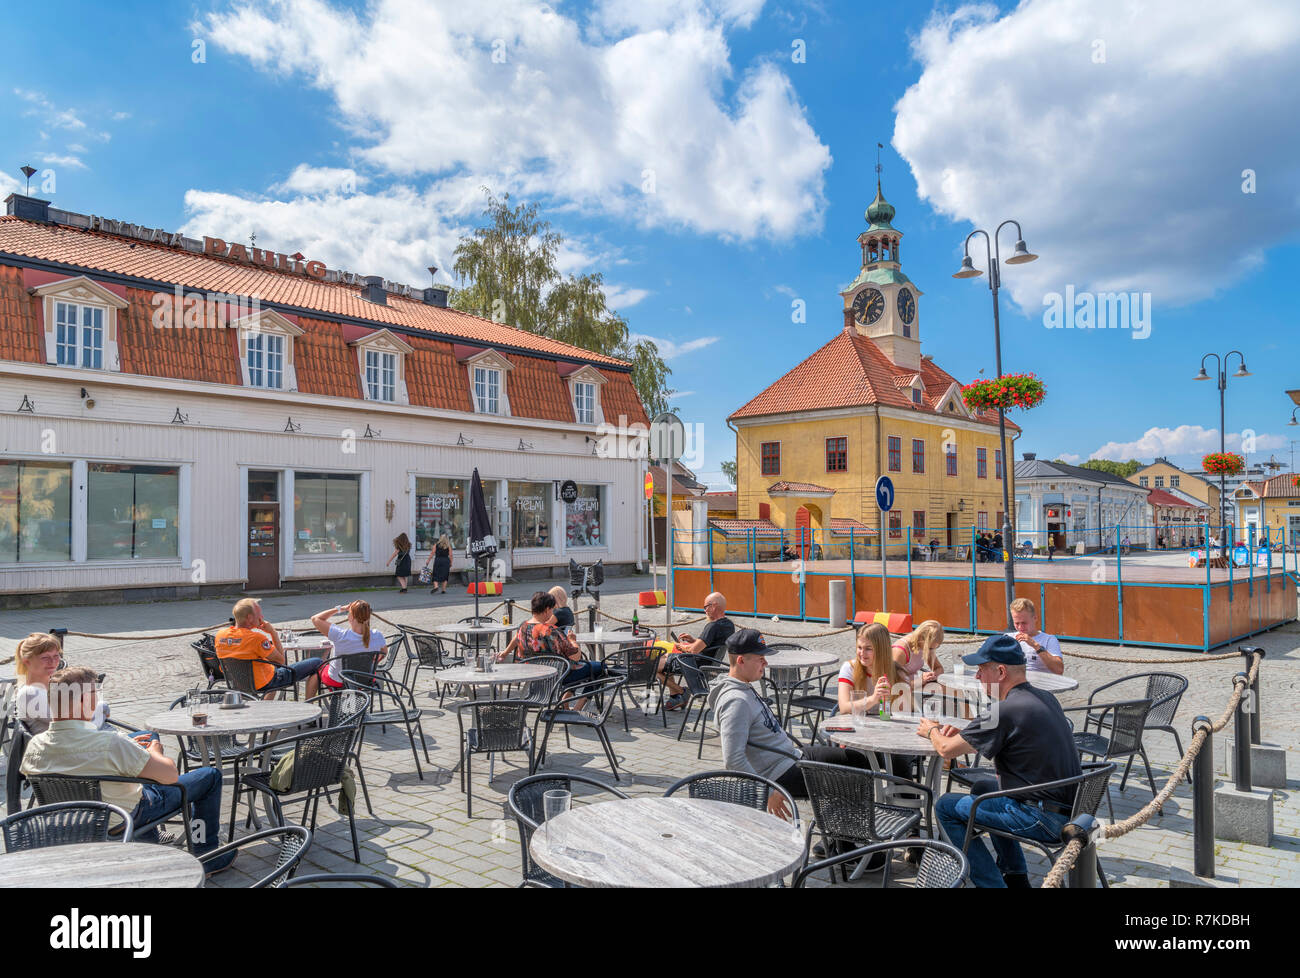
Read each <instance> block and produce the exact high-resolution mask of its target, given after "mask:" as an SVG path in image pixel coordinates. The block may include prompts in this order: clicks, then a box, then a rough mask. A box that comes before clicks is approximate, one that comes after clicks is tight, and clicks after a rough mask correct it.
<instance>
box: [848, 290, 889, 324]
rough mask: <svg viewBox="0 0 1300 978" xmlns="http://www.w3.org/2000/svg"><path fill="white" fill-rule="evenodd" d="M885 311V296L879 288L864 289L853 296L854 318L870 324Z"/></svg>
mask: <svg viewBox="0 0 1300 978" xmlns="http://www.w3.org/2000/svg"><path fill="white" fill-rule="evenodd" d="M884 311H885V297H884V296H883V295H881V294H880V290H879V289H863V290H862V291H861V292H859V293H858V294H857V295H856V296H854V297H853V318H854V319H856V320H857V321H858V322H859V323H861V324H862V325H863V326H870V325H871V324H872V323H874V322H875V321H876V320H877V319H879V318H880V316H881V314H882V313H883V312H884Z"/></svg>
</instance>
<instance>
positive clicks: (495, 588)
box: [465, 581, 505, 595]
mask: <svg viewBox="0 0 1300 978" xmlns="http://www.w3.org/2000/svg"><path fill="white" fill-rule="evenodd" d="M504 589H505V585H504V584H503V583H501V582H500V581H479V582H478V583H477V584H470V585H469V586H468V587H466V588H465V593H466V594H485V595H486V594H500V593H501V592H502V591H503V590H504Z"/></svg>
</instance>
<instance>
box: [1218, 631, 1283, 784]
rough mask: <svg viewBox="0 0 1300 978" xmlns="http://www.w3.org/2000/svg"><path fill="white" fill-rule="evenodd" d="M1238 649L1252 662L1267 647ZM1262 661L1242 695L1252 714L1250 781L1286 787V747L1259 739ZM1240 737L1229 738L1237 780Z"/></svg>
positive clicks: (1233, 774)
mask: <svg viewBox="0 0 1300 978" xmlns="http://www.w3.org/2000/svg"><path fill="white" fill-rule="evenodd" d="M1237 651H1239V652H1240V653H1241V654H1242V655H1243V656H1245V658H1246V661H1245V664H1246V665H1247V666H1249V665H1250V657H1251V656H1252V655H1254V654H1255V653H1256V652H1258V653H1260V655H1261V656H1262V655H1263V653H1264V650H1263V649H1261V648H1258V647H1256V646H1248V645H1243V646H1241V647H1240V648H1239V649H1238V650H1237ZM1263 673H1264V669H1263V662H1262V661H1261V663H1260V670H1259V672H1257V673H1255V681H1254V683H1252V684H1251V687H1250V689H1248V690H1246V693H1245V695H1244V696H1243V703H1246V713H1247V714H1248V715H1249V717H1250V734H1249V736H1250V752H1249V753H1250V783H1251V785H1253V786H1254V787H1256V788H1285V787H1286V753H1287V752H1286V748H1285V747H1281V746H1279V745H1277V744H1265V743H1261V742H1260V719H1261V717H1262V715H1263V710H1262V706H1261V700H1260V690H1259V687H1260V677H1261V676H1262V675H1263ZM1247 701H1248V702H1247ZM1237 739H1238V738H1237V737H1236V735H1235V734H1234V735H1233V737H1230V738H1229V739H1228V773H1229V775H1230V776H1231V777H1232V778H1233V780H1234V781H1235V780H1237V779H1238V776H1239V773H1238V771H1237V769H1236V768H1237V751H1236V750H1235V749H1234V748H1235V747H1236V741H1237Z"/></svg>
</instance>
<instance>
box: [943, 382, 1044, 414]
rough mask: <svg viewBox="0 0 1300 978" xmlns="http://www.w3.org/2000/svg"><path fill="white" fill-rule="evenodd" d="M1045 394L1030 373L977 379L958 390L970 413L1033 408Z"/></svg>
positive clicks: (1040, 383) (1040, 384) (1042, 387)
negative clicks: (999, 409)
mask: <svg viewBox="0 0 1300 978" xmlns="http://www.w3.org/2000/svg"><path fill="white" fill-rule="evenodd" d="M1046 394H1047V388H1046V387H1044V386H1043V382H1042V381H1041V380H1039V379H1038V378H1037V377H1035V376H1034V375H1033V374H1006V375H1005V376H1003V377H996V378H993V379H990V380H977V381H975V382H974V383H970V384H967V385H966V386H965V387H963V388H962V389H961V396H962V399H963V400H964V401H965V402H966V406H967V407H968V408H970V409H971V410H972V411H996V410H997V409H998V408H1002V409H1003V410H1004V411H1005V410H1008V409H1010V408H1025V409H1028V408H1032V407H1037V406H1038V405H1039V404H1041V403H1042V402H1043V397H1044V396H1045V395H1046Z"/></svg>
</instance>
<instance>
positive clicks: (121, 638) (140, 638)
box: [63, 621, 226, 642]
mask: <svg viewBox="0 0 1300 978" xmlns="http://www.w3.org/2000/svg"><path fill="white" fill-rule="evenodd" d="M225 626H226V622H224V621H223V622H221V623H220V624H217V625H209V626H208V627H207V628H195V629H193V630H191V631H188V632H172V633H171V634H169V635H96V634H95V633H94V632H64V633H63V634H64V635H71V636H73V637H75V638H106V639H109V640H110V641H114V642H145V641H150V640H153V639H159V638H184V637H185V636H187V635H200V634H202V633H203V632H211V631H215V630H216V629H218V628H224V627H225Z"/></svg>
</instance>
